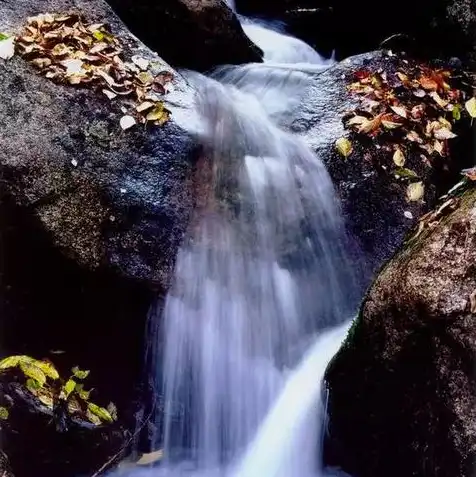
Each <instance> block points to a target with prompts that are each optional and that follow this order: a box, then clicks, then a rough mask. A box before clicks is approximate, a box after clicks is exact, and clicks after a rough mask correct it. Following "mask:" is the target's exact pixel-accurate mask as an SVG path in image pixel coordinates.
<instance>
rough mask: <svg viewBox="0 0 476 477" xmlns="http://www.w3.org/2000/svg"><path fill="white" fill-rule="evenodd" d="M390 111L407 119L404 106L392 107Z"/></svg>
mask: <svg viewBox="0 0 476 477" xmlns="http://www.w3.org/2000/svg"><path fill="white" fill-rule="evenodd" d="M390 109H391V110H392V111H393V112H394V113H395V114H398V115H399V116H401V117H402V118H405V119H406V118H407V110H406V109H405V108H404V107H403V106H390Z"/></svg>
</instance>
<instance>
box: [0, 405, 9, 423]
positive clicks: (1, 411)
mask: <svg viewBox="0 0 476 477" xmlns="http://www.w3.org/2000/svg"><path fill="white" fill-rule="evenodd" d="M9 415H10V413H9V412H8V409H7V408H6V407H2V406H0V419H1V420H2V421H6V420H7V419H8V416H9Z"/></svg>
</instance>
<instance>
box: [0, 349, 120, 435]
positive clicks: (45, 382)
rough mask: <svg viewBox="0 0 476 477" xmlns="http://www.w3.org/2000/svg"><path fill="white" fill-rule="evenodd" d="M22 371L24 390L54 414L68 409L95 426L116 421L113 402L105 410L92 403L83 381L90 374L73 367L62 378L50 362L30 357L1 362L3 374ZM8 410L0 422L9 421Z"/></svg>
mask: <svg viewBox="0 0 476 477" xmlns="http://www.w3.org/2000/svg"><path fill="white" fill-rule="evenodd" d="M18 371H19V372H20V373H21V375H22V381H23V383H22V384H23V386H24V388H25V389H26V390H27V391H28V392H29V393H31V394H32V395H33V396H34V398H36V399H37V400H38V401H39V402H40V403H41V404H43V405H44V406H46V407H47V408H48V409H50V410H51V411H53V412H55V411H56V410H57V409H65V410H66V412H67V413H68V415H69V416H70V417H77V418H79V419H81V420H85V421H88V422H91V423H92V424H94V425H97V426H99V425H102V424H105V423H112V422H114V421H115V420H116V419H117V410H116V408H115V406H114V405H113V404H112V403H110V404H109V406H108V407H107V409H106V408H103V407H100V406H98V405H97V404H94V403H93V402H91V401H90V394H91V391H92V390H89V391H86V389H85V388H84V384H83V383H82V382H81V381H84V380H85V379H86V378H87V377H88V375H89V371H84V370H81V369H79V368H77V367H74V368H73V369H72V370H71V373H72V374H71V376H69V377H68V379H62V378H61V377H60V375H59V373H58V371H57V369H56V368H55V367H54V365H53V364H52V363H51V362H49V361H40V360H37V359H34V358H31V357H30V356H9V357H7V358H5V359H3V360H2V361H0V373H6V372H12V373H15V372H18ZM8 416H9V411H8V409H7V408H5V407H0V419H8Z"/></svg>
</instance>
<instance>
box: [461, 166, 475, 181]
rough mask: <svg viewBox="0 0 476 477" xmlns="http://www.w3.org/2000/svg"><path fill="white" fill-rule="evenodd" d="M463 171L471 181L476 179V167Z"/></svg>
mask: <svg viewBox="0 0 476 477" xmlns="http://www.w3.org/2000/svg"><path fill="white" fill-rule="evenodd" d="M461 173H462V174H463V175H464V176H466V177H467V178H468V179H469V180H471V181H476V167H471V168H470V169H463V170H462V171H461Z"/></svg>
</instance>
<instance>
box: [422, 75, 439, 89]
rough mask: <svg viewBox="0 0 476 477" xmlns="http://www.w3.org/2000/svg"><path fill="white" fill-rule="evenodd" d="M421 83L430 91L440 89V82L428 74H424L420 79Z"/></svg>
mask: <svg viewBox="0 0 476 477" xmlns="http://www.w3.org/2000/svg"><path fill="white" fill-rule="evenodd" d="M419 83H420V85H421V87H422V88H423V89H426V90H429V91H436V90H437V89H438V83H437V82H436V81H435V80H433V79H431V78H428V77H427V76H422V77H421V78H420V79H419Z"/></svg>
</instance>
